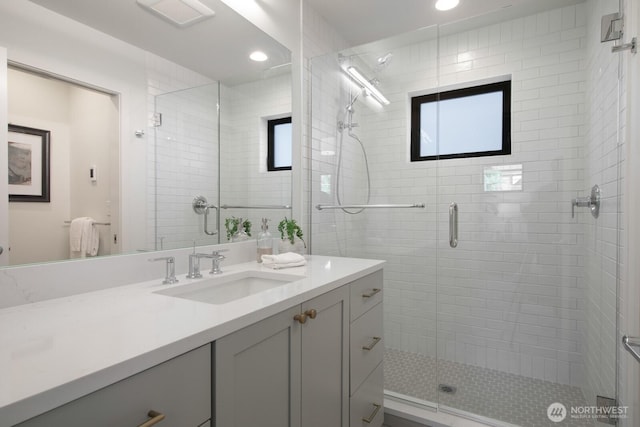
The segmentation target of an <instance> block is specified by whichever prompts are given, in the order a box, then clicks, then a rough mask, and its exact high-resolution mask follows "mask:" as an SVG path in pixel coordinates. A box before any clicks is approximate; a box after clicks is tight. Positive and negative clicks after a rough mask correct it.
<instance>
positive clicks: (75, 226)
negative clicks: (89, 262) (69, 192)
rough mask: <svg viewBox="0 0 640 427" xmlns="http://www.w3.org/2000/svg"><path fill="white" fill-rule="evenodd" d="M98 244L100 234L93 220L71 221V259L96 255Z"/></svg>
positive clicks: (82, 218)
mask: <svg viewBox="0 0 640 427" xmlns="http://www.w3.org/2000/svg"><path fill="white" fill-rule="evenodd" d="M99 244H100V234H99V232H98V229H97V227H96V226H95V220H94V219H93V218H90V217H79V218H75V219H73V220H72V221H71V225H70V227H69V250H70V252H71V257H72V258H78V257H80V258H84V257H85V256H87V255H89V256H96V255H98V247H99Z"/></svg>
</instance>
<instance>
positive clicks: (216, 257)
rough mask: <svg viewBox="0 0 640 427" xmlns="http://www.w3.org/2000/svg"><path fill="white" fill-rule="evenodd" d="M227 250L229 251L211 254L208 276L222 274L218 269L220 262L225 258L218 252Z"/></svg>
mask: <svg viewBox="0 0 640 427" xmlns="http://www.w3.org/2000/svg"><path fill="white" fill-rule="evenodd" d="M228 250H229V249H219V250H217V251H213V252H212V253H211V271H209V274H222V270H221V269H220V261H222V260H223V259H226V258H227V257H226V256H224V255H220V252H227V251H228Z"/></svg>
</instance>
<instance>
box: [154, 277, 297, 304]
mask: <svg viewBox="0 0 640 427" xmlns="http://www.w3.org/2000/svg"><path fill="white" fill-rule="evenodd" d="M302 278H303V277H302V276H296V275H292V274H283V273H276V272H270V271H243V272H239V273H235V274H230V275H225V276H221V277H211V278H209V279H206V280H202V281H200V282H197V283H193V284H190V285H181V286H176V287H174V288H171V289H165V290H162V291H156V292H154V293H156V294H161V295H167V296H171V297H177V298H184V299H188V300H192V301H200V302H206V303H209V304H226V303H228V302H231V301H235V300H237V299H240V298H245V297H248V296H250V295H255V294H257V293H260V292H263V291H266V290H269V289H273V288H277V287H278V286H282V285H286V284H287V283H291V282H295V281H296V280H300V279H302Z"/></svg>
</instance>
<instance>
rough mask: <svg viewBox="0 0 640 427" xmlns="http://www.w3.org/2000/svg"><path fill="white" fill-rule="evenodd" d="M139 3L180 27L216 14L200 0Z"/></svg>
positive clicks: (146, 0)
mask: <svg viewBox="0 0 640 427" xmlns="http://www.w3.org/2000/svg"><path fill="white" fill-rule="evenodd" d="M138 4H139V5H140V6H143V7H145V8H146V9H148V10H150V11H152V12H154V13H156V14H158V15H160V16H161V17H162V18H164V19H166V20H168V21H169V22H171V23H173V24H176V25H178V26H180V27H186V26H187V25H191V24H194V23H196V22H198V21H201V20H203V19H206V18H209V17H211V16H213V15H215V12H214V11H213V10H211V9H210V8H209V7H207V6H206V5H204V4H202V3H200V2H199V1H198V0H138Z"/></svg>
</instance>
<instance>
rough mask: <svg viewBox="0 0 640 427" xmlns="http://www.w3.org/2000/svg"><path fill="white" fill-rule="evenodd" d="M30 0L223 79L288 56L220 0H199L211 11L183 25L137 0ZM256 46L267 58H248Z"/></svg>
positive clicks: (254, 72)
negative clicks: (193, 21)
mask: <svg viewBox="0 0 640 427" xmlns="http://www.w3.org/2000/svg"><path fill="white" fill-rule="evenodd" d="M31 1H32V2H33V3H37V4H39V5H41V6H43V7H45V8H47V9H50V10H52V11H54V12H56V13H59V14H61V15H64V16H67V17H69V18H71V19H73V20H75V21H78V22H81V23H83V24H85V25H88V26H90V27H93V28H95V29H97V30H99V31H102V32H103V33H106V34H109V35H111V36H113V37H115V38H118V39H121V40H124V41H126V42H128V43H130V44H132V45H134V46H137V47H139V48H142V49H144V50H147V51H149V52H153V53H155V54H156V55H159V56H161V57H164V58H166V59H169V60H171V61H173V62H175V63H178V64H180V65H183V66H185V67H187V68H189V69H192V70H194V71H197V72H199V73H201V74H203V75H205V76H207V77H210V78H212V79H214V80H220V81H222V82H224V83H227V84H234V83H239V82H242V81H251V80H257V79H259V78H260V77H262V76H263V75H264V74H265V70H268V69H270V68H273V67H276V66H278V65H282V64H286V63H290V62H291V57H290V52H289V50H288V49H286V48H285V47H284V46H282V45H281V44H279V43H277V42H276V41H275V40H273V39H272V38H271V37H269V36H267V35H266V34H265V33H264V32H262V31H261V30H259V29H258V28H257V27H255V26H254V25H253V24H251V23H250V22H248V21H247V20H246V19H244V18H243V17H241V16H240V15H238V14H237V13H236V12H235V11H233V10H232V9H231V8H230V7H228V6H227V5H225V4H224V3H223V2H222V1H220V0H201V2H202V3H204V4H206V5H207V6H209V7H210V8H211V9H213V10H214V11H215V12H216V14H215V16H214V17H213V18H210V19H206V20H204V21H201V22H199V23H196V24H194V25H193V26H190V27H186V28H179V27H177V26H175V25H173V24H171V23H169V22H167V21H165V20H163V19H161V18H159V17H158V16H157V15H154V14H152V13H150V12H148V11H147V10H145V9H143V8H142V7H141V6H139V5H138V4H137V2H136V1H135V0H31ZM257 49H259V50H262V51H264V52H265V53H267V55H269V60H268V61H266V62H262V63H257V62H254V61H251V60H250V59H249V53H251V52H252V51H254V50H257ZM282 68H286V67H280V68H279V69H277V70H280V71H281V69H282Z"/></svg>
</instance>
